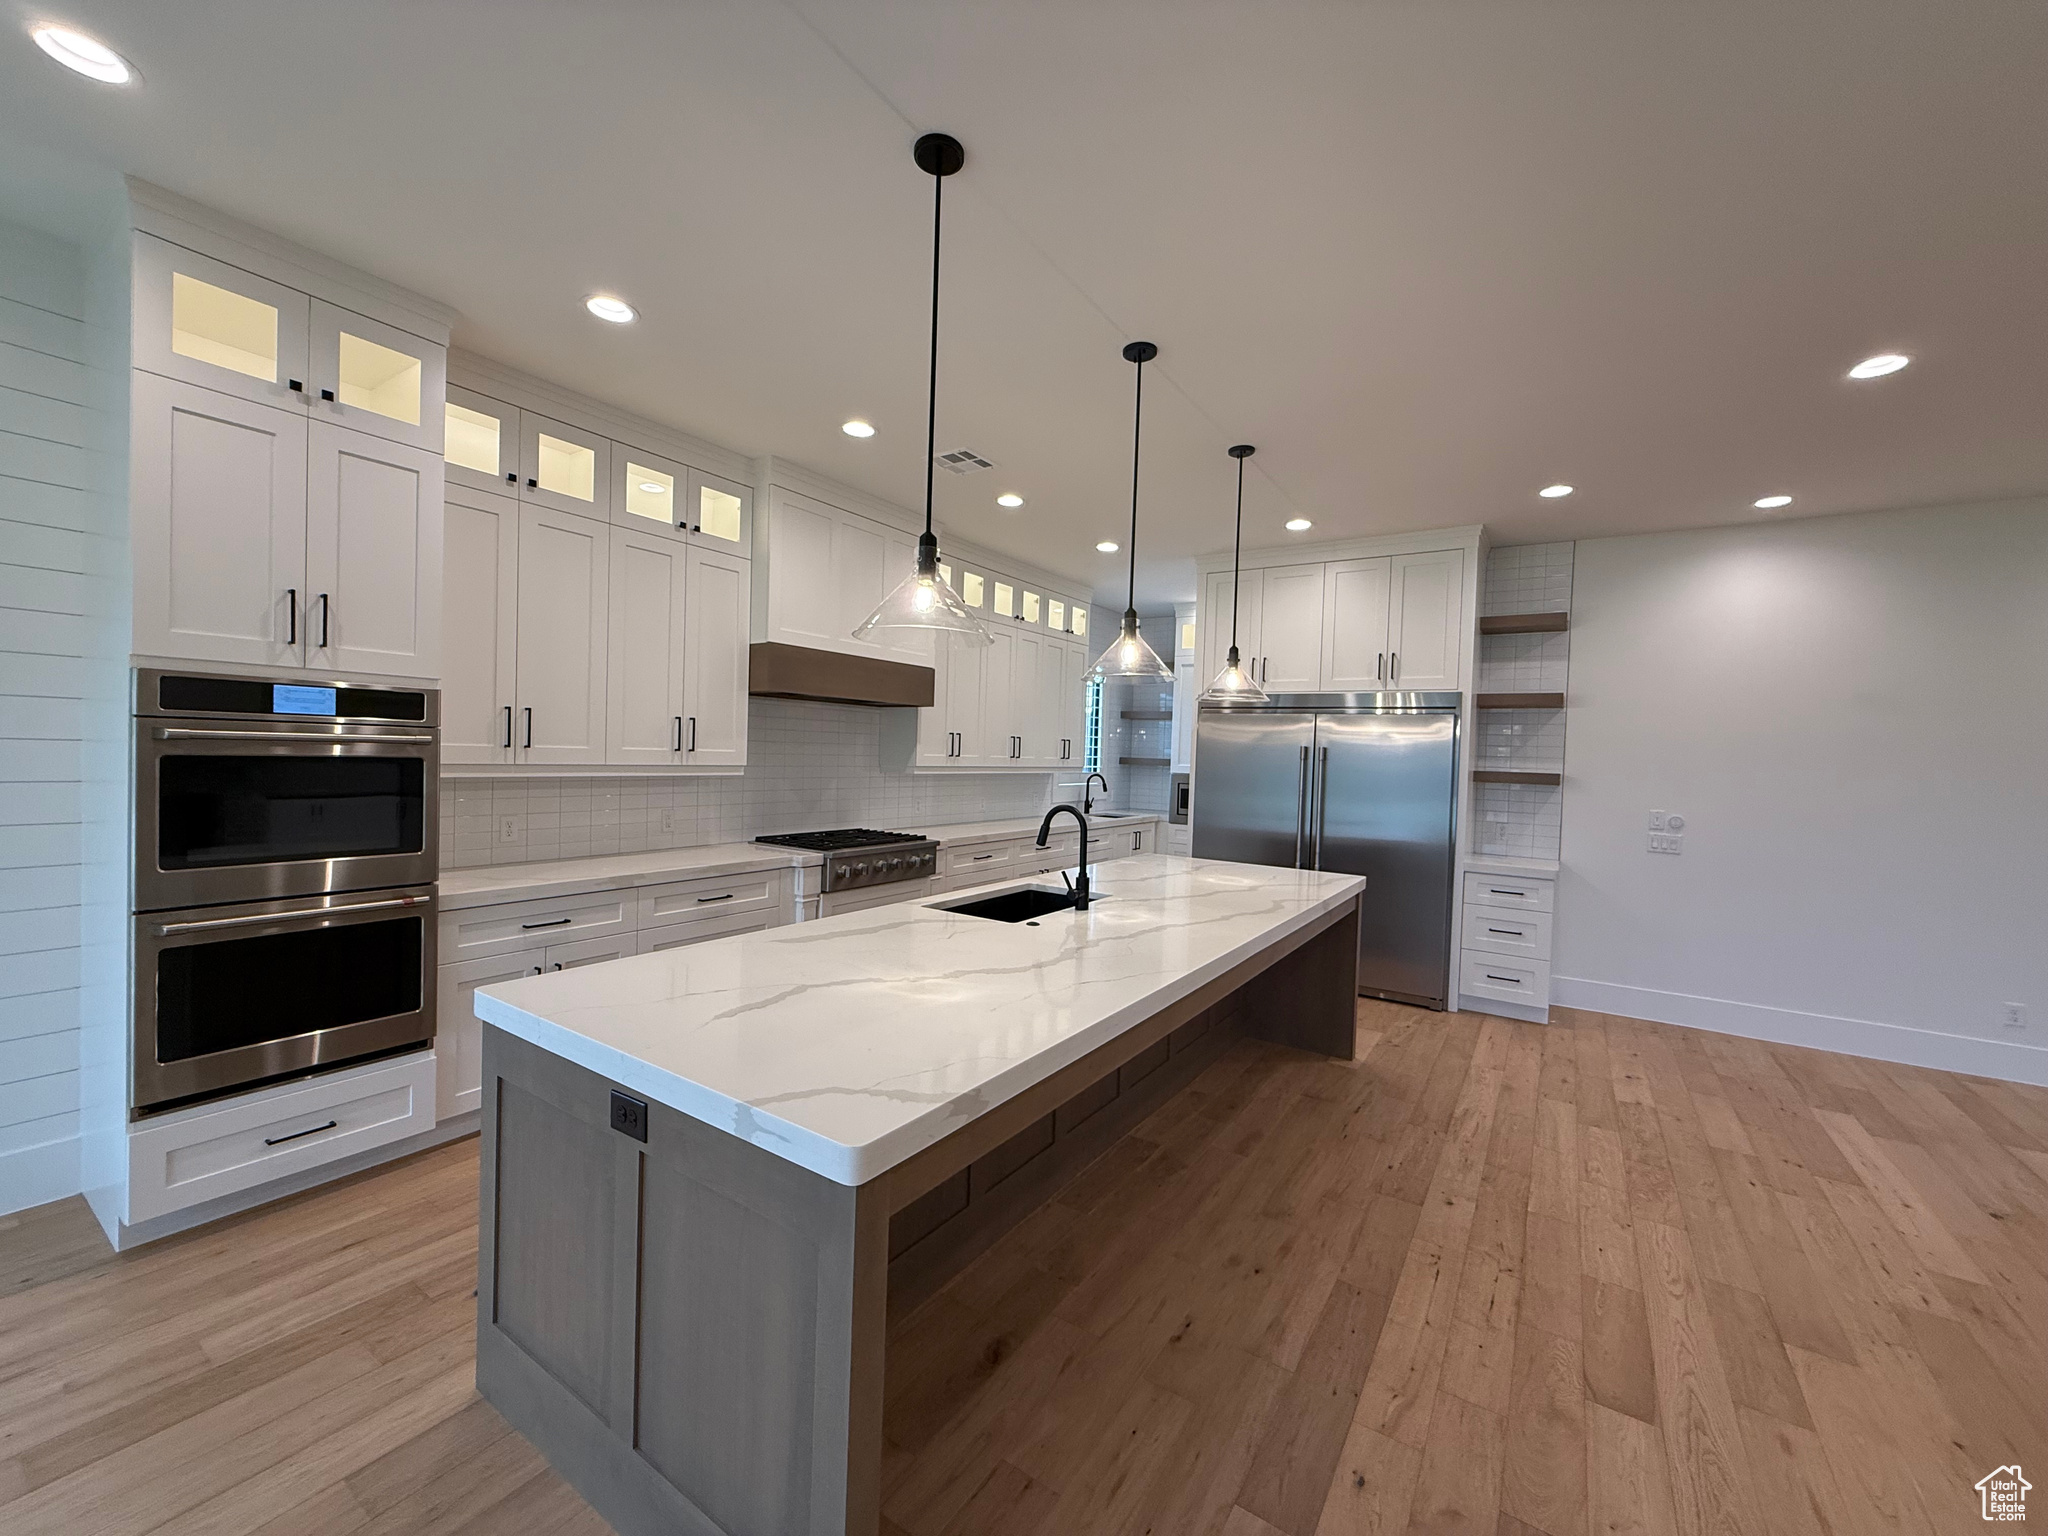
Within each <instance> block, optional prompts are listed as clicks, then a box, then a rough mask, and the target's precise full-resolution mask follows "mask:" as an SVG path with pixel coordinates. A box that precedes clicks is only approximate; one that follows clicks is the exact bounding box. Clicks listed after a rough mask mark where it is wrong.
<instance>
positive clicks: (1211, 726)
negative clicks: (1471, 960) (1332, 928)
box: [1190, 693, 1461, 1008]
mask: <svg viewBox="0 0 2048 1536" xmlns="http://www.w3.org/2000/svg"><path fill="white" fill-rule="evenodd" d="M1460 698H1461V695H1459V694H1456V693H1293V694H1275V695H1273V696H1272V698H1270V699H1269V700H1268V701H1267V702H1266V703H1264V704H1252V705H1245V704H1229V705H1210V704H1204V705H1203V706H1202V707H1201V710H1200V712H1199V714H1198V715H1197V717H1196V721H1195V760H1194V784H1193V803H1192V806H1191V808H1190V809H1191V819H1192V821H1193V823H1194V855H1195V857H1196V858H1198V859H1232V860H1235V861H1237V862H1238V863H1242V864H1276V865H1280V866H1282V867H1285V868H1298V869H1331V870H1339V871H1342V872H1343V873H1345V874H1353V875H1364V876H1365V877H1366V881H1367V885H1366V888H1365V897H1364V901H1363V903H1362V908H1361V910H1360V913H1359V928H1358V990H1359V991H1360V992H1362V993H1369V994H1371V995H1373V996H1377V997H1391V998H1397V999H1400V1000H1401V1001H1403V1002H1414V1003H1422V1004H1425V1005H1427V1006H1429V1007H1432V1008H1441V1007H1444V1006H1445V1004H1446V1002H1447V1000H1448V997H1449V992H1450V964H1451V907H1452V902H1451V897H1452V894H1453V892H1452V885H1451V882H1452V878H1453V872H1454V867H1455V864H1456V854H1457V816H1458V721H1459V700H1460Z"/></svg>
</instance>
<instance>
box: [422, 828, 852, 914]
mask: <svg viewBox="0 0 2048 1536" xmlns="http://www.w3.org/2000/svg"><path fill="white" fill-rule="evenodd" d="M824 861H825V856H824V855H823V854H820V853H806V852H804V851H802V850H801V849H797V848H778V847H775V846H774V845H773V844H770V843H707V844H705V845H703V846H702V847H698V848H662V849H657V850H651V851H649V852H647V853H614V854H605V855H601V856H600V857H597V858H594V859H552V860H547V861H544V862H538V863H533V864H492V865H487V866H484V867H481V868H477V869H452V870H450V871H449V872H448V873H447V874H445V875H443V876H441V878H440V879H439V880H438V881H437V882H436V883H435V895H436V898H437V899H438V901H439V902H440V907H441V910H442V911H443V912H460V911H462V910H464V909H465V908H468V907H492V906H496V905H498V904H499V903H500V902H507V901H527V900H530V899H532V898H533V897H536V896H581V895H584V894H586V893H588V892H590V891H617V890H629V889H631V888H632V887H634V886H640V885H660V884H661V883H663V882H664V881H668V880H689V879H693V878H695V877H696V876H698V875H737V874H743V873H745V872H746V871H747V870H750V869H816V868H817V867H818V866H819V865H821V864H823V863H824Z"/></svg>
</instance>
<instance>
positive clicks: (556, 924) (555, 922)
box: [519, 917, 576, 929]
mask: <svg viewBox="0 0 2048 1536" xmlns="http://www.w3.org/2000/svg"><path fill="white" fill-rule="evenodd" d="M575 921H576V919H575V918H573V917H551V918H549V919H548V920H547V921H546V922H544V923H521V924H520V925H519V926H520V927H521V928H523V929H532V928H563V927H566V926H568V925H569V924H570V923H573V922H575Z"/></svg>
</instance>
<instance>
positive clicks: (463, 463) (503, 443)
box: [441, 384, 519, 496]
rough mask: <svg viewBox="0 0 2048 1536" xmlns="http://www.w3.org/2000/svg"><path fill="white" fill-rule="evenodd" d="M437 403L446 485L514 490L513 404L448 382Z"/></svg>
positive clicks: (516, 457)
mask: <svg viewBox="0 0 2048 1536" xmlns="http://www.w3.org/2000/svg"><path fill="white" fill-rule="evenodd" d="M447 393H448V398H447V401H446V402H445V403H444V404H443V405H442V407H441V424H442V425H441V456H442V457H443V458H444V459H446V460H447V466H448V467H447V470H446V472H445V473H446V475H447V479H448V483H449V484H450V485H462V486H467V487H469V488H470V489H471V490H476V491H496V492H497V493H498V494H499V495H501V496H517V495H518V494H519V407H518V406H516V405H507V404H506V403H505V402H504V401H502V400H493V399H492V398H491V397H490V396H489V395H480V394H478V393H477V392H476V391H475V390H473V389H464V388H462V387H461V386H460V385H458V384H450V385H449V386H448V391H447Z"/></svg>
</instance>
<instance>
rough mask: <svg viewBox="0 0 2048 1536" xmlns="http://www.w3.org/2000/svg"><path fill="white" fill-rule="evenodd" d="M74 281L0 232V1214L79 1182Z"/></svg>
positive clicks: (62, 265)
mask: <svg viewBox="0 0 2048 1536" xmlns="http://www.w3.org/2000/svg"><path fill="white" fill-rule="evenodd" d="M85 286H86V285H85V262H84V259H83V254H82V253H81V252H80V250H79V249H78V248H77V247H75V246H72V245H68V244H65V243H64V242H62V241H59V240H55V239H52V238H50V237H49V236H47V235H43V234H40V233H38V232H36V231H33V230H29V229H24V228H22V227H20V226H17V225H13V224H8V223H4V222H0V1211H6V1210H18V1209H20V1208H22V1207H24V1206H29V1205H36V1204H40V1203H42V1202H44V1201H46V1200H53V1199H57V1198H59V1197H60V1196H63V1195H67V1194H72V1193H75V1192H76V1191H77V1189H78V1188H79V1154H78V1119H79V1109H78V1106H79V1008H78V987H79V934H80V926H79V912H80V900H81V896H80V886H81V869H82V862H83V860H82V855H81V815H80V785H81V780H82V778H83V773H82V770H81V736H82V734H83V733H82V725H81V721H82V711H83V702H82V701H83V699H84V697H85V694H86V692H87V683H86V676H87V672H88V669H89V666H90V663H89V661H88V656H89V653H90V651H91V649H92V645H91V638H90V632H91V629H92V626H93V620H92V619H91V617H90V614H91V613H92V610H93V608H94V599H93V596H92V593H91V588H92V587H93V585H94V581H93V578H92V576H91V575H90V574H89V561H90V560H91V558H92V556H91V553H90V552H89V550H88V542H89V540H90V538H91V536H92V534H91V530H92V529H93V527H94V523H95V519H96V518H97V517H98V515H99V509H98V503H97V499H96V497H95V494H94V463H93V453H92V446H91V445H92V430H93V424H92V393H91V390H92V381H91V368H90V354H89V351H88V346H89V338H88V335H87V326H86V321H85Z"/></svg>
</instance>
